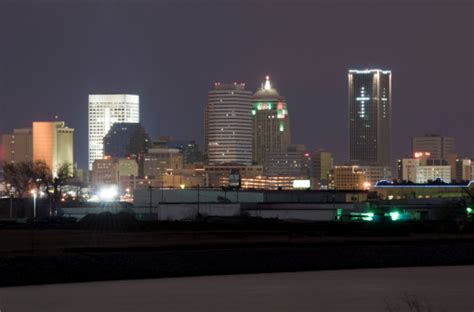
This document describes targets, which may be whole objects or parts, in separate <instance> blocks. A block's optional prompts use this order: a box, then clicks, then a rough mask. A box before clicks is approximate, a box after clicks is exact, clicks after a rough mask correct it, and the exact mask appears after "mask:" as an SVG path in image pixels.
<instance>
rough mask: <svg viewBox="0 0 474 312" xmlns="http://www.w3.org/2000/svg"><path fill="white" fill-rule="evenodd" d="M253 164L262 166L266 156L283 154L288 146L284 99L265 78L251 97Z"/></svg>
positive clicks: (287, 121) (288, 132)
mask: <svg viewBox="0 0 474 312" xmlns="http://www.w3.org/2000/svg"><path fill="white" fill-rule="evenodd" d="M252 120H253V140H252V142H253V143H252V150H253V163H254V164H257V165H263V164H264V163H265V160H266V157H267V155H268V154H270V153H273V152H285V151H286V149H287V148H288V145H290V140H291V134H290V119H289V115H288V107H287V103H286V100H285V98H284V97H282V96H280V94H279V93H278V91H277V90H276V89H274V88H273V87H272V85H271V83H270V78H269V77H268V76H267V77H266V81H265V83H264V84H262V87H261V88H260V89H259V90H258V91H257V92H256V93H255V94H254V95H253V106H252Z"/></svg>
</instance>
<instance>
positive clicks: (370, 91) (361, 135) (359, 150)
mask: <svg viewBox="0 0 474 312" xmlns="http://www.w3.org/2000/svg"><path fill="white" fill-rule="evenodd" d="M348 80H349V87H348V88H349V161H350V163H351V164H354V165H369V166H385V167H389V166H390V165H391V164H390V132H391V111H392V73H391V71H389V70H380V69H367V70H349V74H348Z"/></svg>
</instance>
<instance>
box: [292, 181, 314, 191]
mask: <svg viewBox="0 0 474 312" xmlns="http://www.w3.org/2000/svg"><path fill="white" fill-rule="evenodd" d="M310 187H311V181H310V180H293V188H294V189H309V188H310Z"/></svg>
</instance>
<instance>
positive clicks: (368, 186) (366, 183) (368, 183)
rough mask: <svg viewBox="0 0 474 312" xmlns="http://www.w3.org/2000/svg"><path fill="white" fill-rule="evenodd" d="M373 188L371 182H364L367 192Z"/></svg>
mask: <svg viewBox="0 0 474 312" xmlns="http://www.w3.org/2000/svg"><path fill="white" fill-rule="evenodd" d="M371 186H372V184H370V182H364V188H365V189H366V190H368V189H370V187H371Z"/></svg>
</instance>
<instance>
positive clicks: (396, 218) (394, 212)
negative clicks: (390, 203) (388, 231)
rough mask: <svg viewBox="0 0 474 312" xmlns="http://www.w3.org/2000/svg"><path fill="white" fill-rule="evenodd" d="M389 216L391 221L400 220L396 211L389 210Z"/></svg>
mask: <svg viewBox="0 0 474 312" xmlns="http://www.w3.org/2000/svg"><path fill="white" fill-rule="evenodd" d="M390 218H391V219H392V221H397V220H400V213H399V212H398V211H393V212H390Z"/></svg>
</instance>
